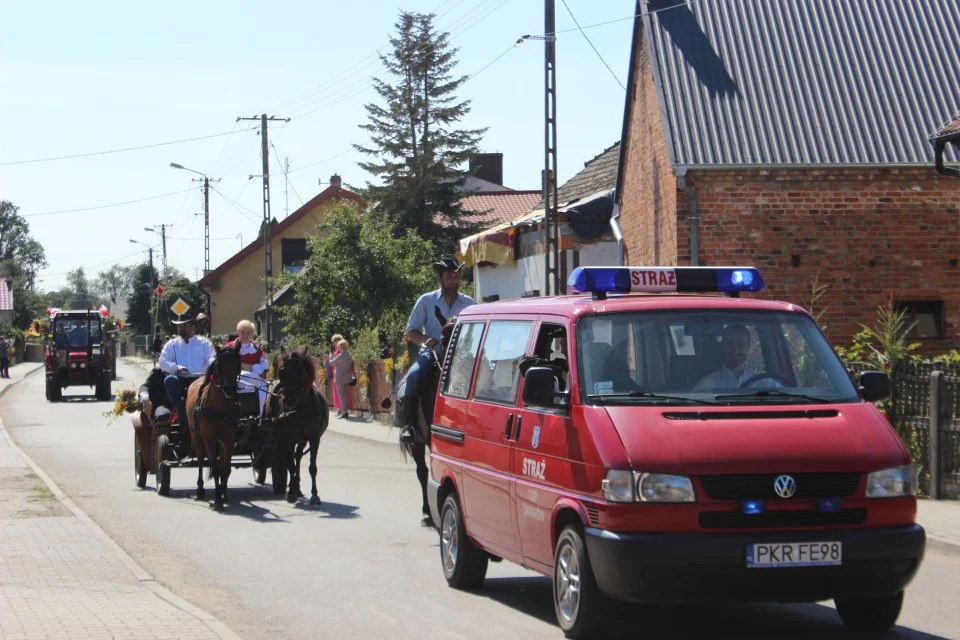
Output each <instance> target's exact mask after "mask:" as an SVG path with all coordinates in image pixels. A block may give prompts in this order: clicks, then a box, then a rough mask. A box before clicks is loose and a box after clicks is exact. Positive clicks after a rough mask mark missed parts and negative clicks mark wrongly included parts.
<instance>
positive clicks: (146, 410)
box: [133, 367, 173, 460]
mask: <svg viewBox="0 0 960 640" xmlns="http://www.w3.org/2000/svg"><path fill="white" fill-rule="evenodd" d="M166 377H167V374H166V372H165V371H164V370H163V369H160V368H159V367H157V368H154V369H153V370H152V371H151V372H150V373H149V374H148V375H147V379H146V380H144V381H143V384H142V385H140V390H139V391H138V392H137V398H138V399H139V400H140V406H141V409H140V413H139V415H136V416H133V428H134V432H135V433H136V436H137V441H138V442H139V443H140V451H141V452H143V455H144V456H145V457H146V458H147V459H151V460H152V459H153V453H152V452H153V425H156V424H164V423H167V422H170V419H171V414H172V412H173V403H172V402H170V397H169V396H168V395H167V390H166V387H165V386H164V382H163V381H164V379H165V378H166Z"/></svg>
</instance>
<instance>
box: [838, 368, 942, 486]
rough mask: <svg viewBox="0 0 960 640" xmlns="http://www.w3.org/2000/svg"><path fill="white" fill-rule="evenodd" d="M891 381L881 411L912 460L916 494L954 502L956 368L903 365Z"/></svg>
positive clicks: (858, 370)
mask: <svg viewBox="0 0 960 640" xmlns="http://www.w3.org/2000/svg"><path fill="white" fill-rule="evenodd" d="M860 369H861V367H857V366H852V367H851V368H850V370H851V373H852V374H858V373H859V372H860ZM891 378H892V383H893V388H892V389H891V397H890V401H889V402H888V403H886V407H885V408H886V409H887V413H888V415H889V417H890V422H891V423H892V424H893V426H894V428H895V429H896V430H897V433H899V434H900V437H901V438H902V439H903V441H904V443H905V444H906V445H907V447H908V448H909V449H910V453H911V454H912V456H913V460H914V463H915V464H916V466H917V472H918V476H919V481H920V491H921V493H922V494H923V495H926V496H928V497H930V498H934V499H938V498H960V363H950V364H943V363H931V362H905V363H901V364H899V365H897V370H896V371H895V372H894V375H893V376H891Z"/></svg>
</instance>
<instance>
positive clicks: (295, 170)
mask: <svg viewBox="0 0 960 640" xmlns="http://www.w3.org/2000/svg"><path fill="white" fill-rule="evenodd" d="M351 151H353V149H352V148H350V149H347V150H346V151H341V152H340V153H338V154H337V155H335V156H330V157H329V158H324V159H323V160H317V161H316V162H313V163H311V164H308V165H304V166H302V167H300V168H298V169H291V170H290V171H288V172H287V173H296V172H297V171H303V170H304V169H309V168H310V167H315V166H317V165H318V164H323V163H324V162H329V161H331V160H335V159H337V158H339V157H340V156H344V155H346V154H348V153H350V152H351ZM298 197H299V196H298Z"/></svg>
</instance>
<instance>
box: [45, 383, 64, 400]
mask: <svg viewBox="0 0 960 640" xmlns="http://www.w3.org/2000/svg"><path fill="white" fill-rule="evenodd" d="M62 399H63V390H62V389H61V388H60V384H59V383H58V382H57V380H56V378H47V400H49V401H50V402H60V400H62Z"/></svg>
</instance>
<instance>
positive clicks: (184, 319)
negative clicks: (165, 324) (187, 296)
mask: <svg viewBox="0 0 960 640" xmlns="http://www.w3.org/2000/svg"><path fill="white" fill-rule="evenodd" d="M170 322H171V323H172V324H176V325H181V324H187V323H188V322H194V319H193V316H192V315H190V314H189V313H185V314H183V315H182V316H180V317H178V318H177V319H176V320H171V321H170Z"/></svg>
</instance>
